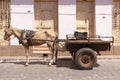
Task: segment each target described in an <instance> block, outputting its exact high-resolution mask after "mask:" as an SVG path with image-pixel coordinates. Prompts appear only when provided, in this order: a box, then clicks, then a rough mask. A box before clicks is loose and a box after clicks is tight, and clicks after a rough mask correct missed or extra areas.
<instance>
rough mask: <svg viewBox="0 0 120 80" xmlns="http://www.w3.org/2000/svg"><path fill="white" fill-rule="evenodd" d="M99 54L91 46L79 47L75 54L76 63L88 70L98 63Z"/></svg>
mask: <svg viewBox="0 0 120 80" xmlns="http://www.w3.org/2000/svg"><path fill="white" fill-rule="evenodd" d="M96 61H97V56H96V54H95V53H94V51H93V50H92V49H90V48H82V49H79V50H78V51H77V52H76V54H75V63H76V65H77V67H78V68H80V69H84V70H88V69H92V68H93V67H94V65H95V64H96Z"/></svg>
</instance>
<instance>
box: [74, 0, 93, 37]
mask: <svg viewBox="0 0 120 80" xmlns="http://www.w3.org/2000/svg"><path fill="white" fill-rule="evenodd" d="M76 19H77V25H76V30H77V31H80V32H88V34H89V35H94V33H95V26H94V0H77V15H76Z"/></svg>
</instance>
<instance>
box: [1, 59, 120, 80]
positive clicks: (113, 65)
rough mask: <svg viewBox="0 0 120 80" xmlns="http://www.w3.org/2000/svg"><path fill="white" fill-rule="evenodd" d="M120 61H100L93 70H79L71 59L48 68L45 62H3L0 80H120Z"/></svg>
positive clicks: (63, 60) (60, 61)
mask: <svg viewBox="0 0 120 80" xmlns="http://www.w3.org/2000/svg"><path fill="white" fill-rule="evenodd" d="M119 74H120V59H105V60H104V59H98V66H97V67H94V68H93V70H78V69H76V68H75V67H74V64H73V63H72V61H71V59H61V60H59V61H58V63H57V65H53V66H51V67H48V66H47V64H46V63H45V62H42V61H37V62H31V63H30V65H29V66H27V67H25V66H24V61H19V62H17V61H16V62H15V61H13V62H3V63H2V62H1V63H0V80H120V76H119Z"/></svg>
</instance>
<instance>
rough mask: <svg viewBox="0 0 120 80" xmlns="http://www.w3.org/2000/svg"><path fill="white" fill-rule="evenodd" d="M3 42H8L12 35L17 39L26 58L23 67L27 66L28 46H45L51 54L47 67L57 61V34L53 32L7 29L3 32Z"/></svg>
mask: <svg viewBox="0 0 120 80" xmlns="http://www.w3.org/2000/svg"><path fill="white" fill-rule="evenodd" d="M4 32H5V34H4V40H10V36H11V35H14V36H15V37H17V38H18V40H19V43H20V44H22V45H23V47H24V50H25V56H26V63H25V65H26V66H28V64H29V47H30V46H36V45H42V44H44V43H46V44H47V46H48V48H49V50H50V52H51V53H52V57H51V60H50V62H49V63H48V65H49V66H51V65H52V64H53V63H55V62H56V60H57V53H58V50H57V39H58V34H57V33H56V32H55V31H53V30H49V31H47V30H46V31H43V30H39V31H31V30H22V29H18V28H15V27H7V28H5V30H4Z"/></svg>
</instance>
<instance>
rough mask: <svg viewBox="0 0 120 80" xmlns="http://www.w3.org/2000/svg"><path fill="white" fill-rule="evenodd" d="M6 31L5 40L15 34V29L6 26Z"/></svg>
mask: <svg viewBox="0 0 120 80" xmlns="http://www.w3.org/2000/svg"><path fill="white" fill-rule="evenodd" d="M4 32H5V34H4V40H9V39H10V36H11V35H12V34H13V31H12V30H11V29H10V28H6V29H5V30H4Z"/></svg>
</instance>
